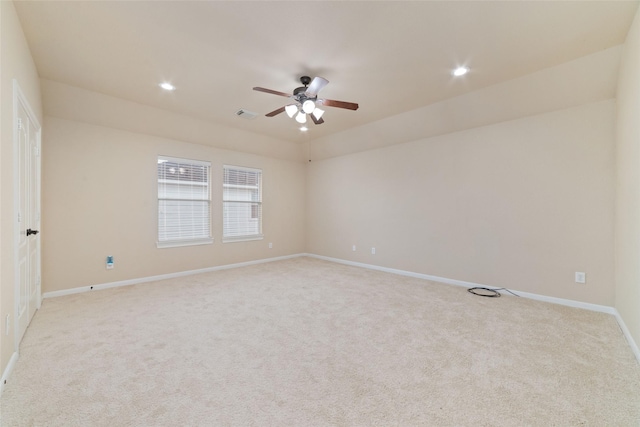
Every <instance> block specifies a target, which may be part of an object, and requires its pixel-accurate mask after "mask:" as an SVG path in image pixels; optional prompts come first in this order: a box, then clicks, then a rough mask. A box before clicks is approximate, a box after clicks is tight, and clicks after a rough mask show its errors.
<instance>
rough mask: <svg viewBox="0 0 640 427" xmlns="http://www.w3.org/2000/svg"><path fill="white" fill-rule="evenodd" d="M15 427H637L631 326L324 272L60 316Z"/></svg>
mask: <svg viewBox="0 0 640 427" xmlns="http://www.w3.org/2000/svg"><path fill="white" fill-rule="evenodd" d="M20 351H21V355H20V359H19V361H18V362H17V364H16V366H15V369H14V371H13V374H12V376H11V377H10V380H9V382H8V383H7V385H6V389H5V391H4V393H3V395H2V398H1V400H0V404H1V406H0V410H1V415H0V416H1V420H2V426H12V427H13V426H178V425H179V426H296V427H298V426H303V427H307V426H617V427H619V426H638V425H640V365H639V364H638V363H637V361H636V360H635V358H634V356H633V354H632V352H631V349H630V348H629V346H628V344H627V342H626V341H625V339H624V337H623V335H622V333H621V331H620V329H619V327H618V325H617V323H616V321H615V319H614V318H613V317H612V316H610V315H607V314H602V313H595V312H590V311H585V310H580V309H573V308H569V307H564V306H560V305H554V304H548V303H543V302H539V301H533V300H528V299H525V298H516V297H507V296H504V297H502V298H483V297H479V296H474V295H471V294H470V293H468V292H467V291H466V289H464V288H461V287H456V286H450V285H442V284H436V283H433V282H428V281H424V280H420V279H413V278H408V277H403V276H397V275H393V274H387V273H381V272H376V271H371V270H365V269H360V268H356V267H350V266H345V265H340V264H334V263H330V262H325V261H321V260H317V259H312V258H295V259H291V260H286V261H279V262H273V263H267V264H260V265H255V266H250V267H243V268H237V269H230V270H223V271H217V272H213V273H206V274H201V275H197V276H189V277H184V278H180V279H173V280H167V281H159V282H154V283H148V284H141V285H135V286H128V287H121V288H115V289H109V290H102V291H93V292H89V293H83V294H76V295H70V296H65V297H58V298H53V299H47V300H45V301H44V303H43V305H42V308H41V309H40V311H39V312H38V313H37V314H36V316H35V318H34V320H33V322H32V324H31V326H30V327H29V329H28V331H27V334H26V335H25V338H24V340H23V342H22V345H21V349H20Z"/></svg>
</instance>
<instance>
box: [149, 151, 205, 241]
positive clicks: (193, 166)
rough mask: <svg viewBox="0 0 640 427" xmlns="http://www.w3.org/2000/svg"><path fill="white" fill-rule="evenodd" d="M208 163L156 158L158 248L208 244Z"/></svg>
mask: <svg viewBox="0 0 640 427" xmlns="http://www.w3.org/2000/svg"><path fill="white" fill-rule="evenodd" d="M210 169H211V163H209V162H204V161H198V160H187V159H177V158H173V157H163V156H160V157H158V247H168V246H184V245H196V244H206V243H211V242H212V239H211V191H210V188H209V175H210Z"/></svg>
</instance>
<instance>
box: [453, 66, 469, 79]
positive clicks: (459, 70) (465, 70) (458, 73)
mask: <svg viewBox="0 0 640 427" xmlns="http://www.w3.org/2000/svg"><path fill="white" fill-rule="evenodd" d="M468 72H469V68H467V67H458V68H456V69H455V70H453V71H452V72H451V74H453V75H454V76H456V77H460V76H464V75H465V74H467V73H468Z"/></svg>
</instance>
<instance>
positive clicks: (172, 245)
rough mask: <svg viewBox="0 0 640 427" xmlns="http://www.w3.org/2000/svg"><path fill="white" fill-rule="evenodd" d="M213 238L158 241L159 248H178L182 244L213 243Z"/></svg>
mask: <svg viewBox="0 0 640 427" xmlns="http://www.w3.org/2000/svg"><path fill="white" fill-rule="evenodd" d="M212 243H213V238H211V239H194V240H171V241H168V242H156V247H157V248H158V249H164V248H178V247H181V246H198V245H211V244H212Z"/></svg>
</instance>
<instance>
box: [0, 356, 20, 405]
mask: <svg viewBox="0 0 640 427" xmlns="http://www.w3.org/2000/svg"><path fill="white" fill-rule="evenodd" d="M18 357H19V355H18V352H17V351H14V352H13V354H12V355H11V359H9V363H7V367H6V368H5V369H4V372H3V373H2V378H0V396H1V395H2V392H3V391H4V383H5V382H7V381H8V380H9V377H10V376H11V372H13V367H14V366H15V365H16V362H17V361H18Z"/></svg>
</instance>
